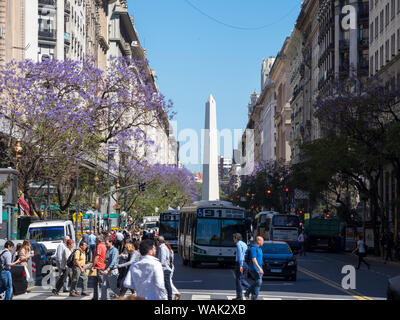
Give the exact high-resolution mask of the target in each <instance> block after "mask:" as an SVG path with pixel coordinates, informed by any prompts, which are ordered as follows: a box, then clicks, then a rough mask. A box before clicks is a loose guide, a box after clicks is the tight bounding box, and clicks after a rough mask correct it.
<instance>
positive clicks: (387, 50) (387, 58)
mask: <svg viewBox="0 0 400 320" xmlns="http://www.w3.org/2000/svg"><path fill="white" fill-rule="evenodd" d="M385 58H386V62H389V61H390V58H389V40H386V43H385Z"/></svg>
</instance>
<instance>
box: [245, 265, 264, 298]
mask: <svg viewBox="0 0 400 320" xmlns="http://www.w3.org/2000/svg"><path fill="white" fill-rule="evenodd" d="M250 274H251V276H252V277H253V279H254V282H253V283H252V284H251V285H250V287H249V288H248V289H247V290H246V293H248V294H250V293H252V294H253V300H257V298H258V293H259V292H260V288H261V285H262V275H261V274H260V273H259V272H258V271H256V270H251V269H250Z"/></svg>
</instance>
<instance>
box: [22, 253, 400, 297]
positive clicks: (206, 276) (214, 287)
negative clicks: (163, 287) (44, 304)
mask: <svg viewBox="0 0 400 320" xmlns="http://www.w3.org/2000/svg"><path fill="white" fill-rule="evenodd" d="M356 261H357V260H356V257H355V256H352V255H350V254H348V253H338V254H336V253H327V252H322V251H321V252H312V253H308V254H307V256H305V257H298V274H297V281H296V282H291V281H285V280H283V279H280V278H276V279H274V278H267V279H264V281H263V285H262V288H261V291H260V295H259V300H385V299H386V289H387V280H388V279H389V278H391V277H394V276H397V275H399V273H400V267H399V266H391V265H384V264H383V263H381V262H379V263H377V262H375V263H374V262H372V264H371V269H370V270H367V269H366V267H365V266H362V267H361V269H360V270H357V273H356V275H357V278H356V290H349V291H348V290H344V289H342V287H341V281H342V278H343V277H344V275H342V274H341V270H342V267H343V266H344V265H349V264H353V265H354V264H355V262H356ZM249 281H251V280H249ZM174 283H175V286H176V287H177V288H178V289H179V290H180V291H181V293H182V297H181V299H182V300H231V299H233V298H235V278H234V270H233V269H231V268H221V267H219V266H218V265H217V264H204V265H201V266H200V267H198V268H195V269H192V268H191V267H188V266H183V265H182V261H181V259H180V257H179V256H177V257H176V261H175V276H174ZM91 287H92V286H91V285H90V282H89V292H90V293H92V290H93V289H92V288H91ZM31 289H32V290H31V292H30V293H28V294H23V295H18V296H15V297H14V300H90V299H91V298H92V297H91V296H89V297H75V298H74V297H69V296H68V293H62V292H60V295H59V296H54V295H53V294H52V293H51V292H50V290H46V289H43V288H40V287H34V288H31Z"/></svg>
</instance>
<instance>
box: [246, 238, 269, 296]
mask: <svg viewBox="0 0 400 320" xmlns="http://www.w3.org/2000/svg"><path fill="white" fill-rule="evenodd" d="M263 244H264V239H263V237H260V236H258V237H257V238H256V242H255V243H254V244H253V245H252V246H251V248H250V265H249V271H250V275H251V276H252V278H253V279H254V283H252V284H251V285H250V287H249V288H248V289H247V290H246V293H245V296H246V298H247V299H248V298H249V297H250V293H251V294H252V300H257V298H258V293H259V292H260V288H261V285H262V277H263V274H264V270H263V268H262V266H263V253H262V250H261V247H262V245H263Z"/></svg>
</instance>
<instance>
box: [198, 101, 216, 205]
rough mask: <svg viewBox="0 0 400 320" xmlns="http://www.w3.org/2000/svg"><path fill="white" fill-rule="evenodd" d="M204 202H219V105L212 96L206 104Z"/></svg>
mask: <svg viewBox="0 0 400 320" xmlns="http://www.w3.org/2000/svg"><path fill="white" fill-rule="evenodd" d="M202 199H203V200H209V201H212V200H219V178H218V132H217V105H216V103H215V99H214V97H213V96H212V95H211V94H210V97H209V98H208V100H207V102H206V120H205V125H204V155H203V186H202Z"/></svg>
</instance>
